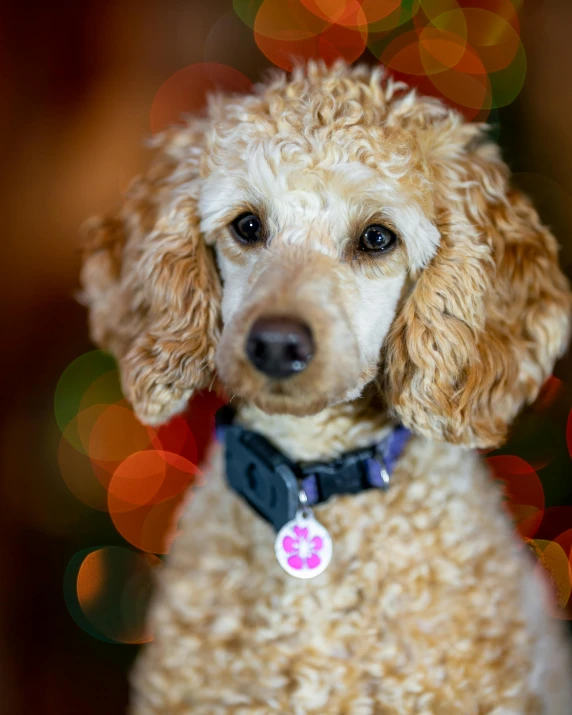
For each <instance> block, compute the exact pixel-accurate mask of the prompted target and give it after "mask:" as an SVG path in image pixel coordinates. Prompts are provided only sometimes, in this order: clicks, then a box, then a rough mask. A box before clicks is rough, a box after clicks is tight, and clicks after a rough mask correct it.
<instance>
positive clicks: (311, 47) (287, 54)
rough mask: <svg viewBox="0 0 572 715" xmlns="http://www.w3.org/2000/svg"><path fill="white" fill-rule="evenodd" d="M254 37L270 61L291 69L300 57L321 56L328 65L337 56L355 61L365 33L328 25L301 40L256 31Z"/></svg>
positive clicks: (364, 44)
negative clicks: (270, 37)
mask: <svg viewBox="0 0 572 715" xmlns="http://www.w3.org/2000/svg"><path fill="white" fill-rule="evenodd" d="M254 39H255V41H256V44H257V45H258V48H259V49H260V50H261V51H262V52H263V54H264V55H266V57H267V58H268V59H269V60H270V61H271V62H272V63H273V64H275V65H276V66H277V67H281V68H282V69H284V70H286V71H288V72H290V71H291V70H292V68H293V67H294V65H295V62H296V61H299V60H310V59H321V60H323V61H324V62H325V63H326V64H327V65H331V64H332V63H333V62H335V61H336V60H337V59H343V60H345V61H346V62H348V63H351V62H354V61H355V60H357V59H358V57H360V55H361V54H362V53H363V51H364V50H365V47H366V42H367V33H366V32H365V31H358V30H352V29H349V28H346V27H342V26H340V25H330V26H329V27H328V28H327V29H326V30H325V31H324V32H322V33H320V34H319V35H315V36H311V37H307V38H305V39H301V40H272V39H269V38H267V37H264V36H263V35H260V34H259V33H257V32H256V31H255V33H254Z"/></svg>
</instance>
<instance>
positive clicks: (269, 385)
mask: <svg viewBox="0 0 572 715" xmlns="http://www.w3.org/2000/svg"><path fill="white" fill-rule="evenodd" d="M219 377H221V376H220V375H219ZM221 382H222V385H223V387H224V389H225V391H226V393H227V394H229V395H232V396H233V397H234V398H235V399H237V400H239V401H241V402H244V403H247V404H250V405H253V406H254V407H257V408H258V409H259V410H261V411H262V412H264V413H265V414H267V415H292V416H294V417H310V416H312V415H316V414H318V413H319V412H322V410H325V409H326V408H327V407H332V406H333V405H338V404H340V403H342V402H349V401H352V400H355V399H357V398H359V397H360V395H361V394H362V392H363V390H364V388H365V386H366V384H367V383H366V382H365V381H363V380H357V381H356V382H354V383H353V384H352V385H347V384H346V385H340V387H339V389H337V390H332V391H328V392H321V393H320V392H316V391H315V390H312V389H311V388H310V387H309V386H308V385H307V382H306V381H305V380H304V381H302V382H298V380H297V378H296V377H294V378H289V379H287V380H284V381H269V380H268V381H267V380H264V379H261V380H260V381H258V380H254V381H252V380H248V381H246V382H243V383H242V384H241V382H240V381H234V380H233V381H231V382H228V381H225V380H224V379H222V380H221ZM253 382H254V384H253Z"/></svg>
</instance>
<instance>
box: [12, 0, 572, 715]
mask: <svg viewBox="0 0 572 715" xmlns="http://www.w3.org/2000/svg"><path fill="white" fill-rule="evenodd" d="M3 14H4V20H3V22H2V25H1V29H0V64H1V65H2V72H1V76H2V79H1V80H0V81H1V83H2V100H3V101H2V107H3V111H2V112H0V130H1V131H0V137H1V142H0V156H1V159H0V162H1V172H0V185H1V190H0V208H1V213H0V216H1V235H2V253H1V255H2V258H1V261H0V273H1V276H0V278H1V279H0V305H1V306H2V309H1V317H0V319H1V330H0V335H1V336H2V350H1V361H2V370H1V372H0V375H1V376H2V382H3V389H2V393H1V398H2V399H1V404H2V410H1V412H0V460H1V463H0V464H1V472H0V712H2V713H7V714H10V715H20V714H26V715H28V714H30V713H34V714H35V713H46V714H48V713H49V714H52V713H53V714H54V715H55V714H57V715H66V714H67V713H69V714H70V715H71V714H73V715H76V714H77V713H78V712H81V713H83V715H91V714H92V713H93V714H95V713H102V712H104V713H107V714H108V715H113V714H114V713H121V712H123V711H124V709H125V703H126V701H127V685H126V679H125V673H126V671H127V669H128V667H129V664H130V663H131V661H132V659H133V657H134V655H135V652H136V646H132V645H122V644H112V643H104V642H101V641H99V640H97V639H95V638H93V637H91V636H90V635H88V633H86V632H84V631H83V630H81V629H80V628H79V627H78V626H77V625H76V623H75V622H74V621H73V620H72V619H71V617H70V615H69V613H68V611H67V609H66V606H65V603H64V600H63V596H62V581H63V573H64V570H65V568H66V566H67V564H68V562H69V560H70V558H71V557H72V556H73V554H74V553H76V552H77V551H78V550H80V549H82V548H85V547H88V546H92V545H98V544H104V545H113V544H119V545H121V544H124V543H125V542H123V540H122V538H121V536H119V534H118V533H117V532H116V531H115V529H114V527H113V524H112V522H111V520H110V519H109V516H108V515H107V514H105V513H102V512H96V511H93V510H90V509H88V508H87V507H86V506H84V505H83V504H82V503H81V502H79V501H78V500H77V499H75V497H74V496H73V495H71V494H70V493H69V491H68V490H67V489H66V487H65V484H64V483H63V482H62V480H61V477H60V474H59V469H58V464H57V457H56V450H57V443H58V439H59V434H58V433H57V428H56V427H55V423H54V419H53V415H52V412H53V394H54V388H55V385H56V383H57V380H58V378H59V376H60V375H61V373H62V371H63V370H64V369H65V367H66V366H67V365H68V364H69V363H70V362H71V361H72V360H73V359H74V358H75V357H77V356H78V355H80V354H82V353H85V352H86V351H87V350H90V349H91V346H90V344H89V340H88V335H87V329H86V315H85V312H84V310H83V309H82V308H81V307H80V306H79V305H78V304H77V302H75V300H74V292H75V291H76V289H77V275H78V268H79V258H80V255H79V250H78V246H79V239H78V227H79V225H80V224H81V222H82V221H83V220H84V219H85V218H86V217H87V216H90V215H93V214H97V213H101V212H104V211H106V210H107V209H109V208H110V207H112V206H113V205H114V204H115V203H116V202H117V201H118V200H119V197H120V192H121V189H122V188H124V187H125V185H126V183H127V181H128V180H129V178H130V177H131V176H132V175H134V174H136V173H137V172H138V171H140V170H141V169H142V167H143V166H144V165H145V161H146V156H145V150H144V149H143V146H142V138H143V137H144V136H146V135H147V134H148V133H149V111H150V107H151V103H152V100H153V97H154V96H155V94H156V92H157V90H158V88H159V87H160V86H161V85H162V83H163V82H164V81H165V80H166V79H167V78H168V77H169V76H170V75H172V74H173V73H174V72H176V71H177V70H179V69H180V68H182V67H185V66H187V65H190V64H193V63H197V62H204V61H211V62H221V63H226V64H229V65H232V66H234V67H235V68H237V69H239V70H240V71H241V72H243V73H244V74H246V75H247V76H248V77H250V78H251V79H252V80H257V79H258V78H259V73H260V70H262V69H263V68H265V67H267V66H268V65H269V62H268V60H267V59H266V58H265V57H264V55H263V54H262V53H261V52H260V51H259V49H258V48H257V46H256V44H255V42H254V40H253V36H252V31H251V30H250V29H249V28H248V27H247V26H245V25H244V24H242V23H241V22H240V21H239V20H238V19H237V18H236V16H234V15H233V14H232V2H230V0H208V2H203V1H201V0H186V1H185V2H182V1H178V2H177V1H175V0H173V1H169V0H163V1H159V0H156V1H155V2H145V1H141V0H140V1H139V2H134V1H129V0H121V1H120V2H109V1H108V2H104V1H101V0H98V2H95V1H93V0H84V1H83V2H81V1H80V2H68V1H67V0H66V1H63V2H59V3H45V4H40V3H39V2H38V3H37V4H34V3H31V4H30V3H28V4H27V3H25V2H20V3H12V5H11V6H9V7H8V8H6V9H5V10H4V13H3ZM521 23H522V33H521V34H522V39H523V42H524V47H525V49H526V52H527V57H528V71H527V78H526V82H525V85H524V89H523V91H522V92H521V94H520V95H519V97H518V99H517V100H516V101H515V102H514V103H513V104H512V105H510V106H509V107H507V108H504V109H502V110H500V142H501V144H502V146H503V150H504V153H505V156H506V158H507V160H508V161H509V163H510V165H511V167H512V169H513V171H515V172H517V174H518V176H517V181H518V182H519V183H521V184H522V185H523V186H524V187H526V188H527V190H529V192H530V193H532V194H533V195H534V196H535V198H536V200H537V203H538V205H539V208H540V210H541V214H542V216H543V218H544V220H545V221H546V222H547V223H548V224H549V225H550V226H551V227H552V228H553V229H554V231H555V233H556V235H557V237H558V239H559V241H560V243H561V245H562V264H563V266H564V267H565V269H566V270H567V272H568V275H572V236H571V231H572V131H571V130H570V116H571V115H572V83H571V82H570V79H569V78H570V71H571V70H572V42H570V27H572V4H571V3H570V2H569V0H527V1H526V2H525V3H524V8H523V12H522V16H521ZM364 59H365V60H366V61H368V62H371V63H373V62H376V61H377V60H376V59H375V57H373V56H372V55H370V54H369V53H367V52H366V54H365V56H364ZM570 366H571V363H570V357H568V358H566V359H565V360H564V361H562V362H561V363H560V364H559V365H558V366H557V369H556V371H555V374H556V376H557V377H558V378H560V380H562V381H563V384H562V385H559V387H560V389H559V391H557V392H558V395H557V399H555V400H554V401H552V403H551V405H550V409H549V413H545V412H543V411H540V412H539V410H538V409H537V410H536V411H535V410H532V411H530V412H529V414H528V415H527V416H525V417H524V418H523V419H522V420H521V421H520V422H519V424H518V425H517V427H516V428H515V431H514V436H513V438H512V440H511V442H510V443H509V445H507V447H506V448H505V450H504V452H505V453H506V454H520V455H523V456H524V457H525V458H529V457H530V455H531V450H532V452H534V451H535V450H537V451H539V450H540V451H542V450H543V449H544V448H545V446H546V444H550V451H551V454H550V459H549V462H550V463H549V464H548V466H546V467H545V468H544V469H542V470H540V472H539V474H540V475H541V478H542V479H543V482H544V483H545V486H546V498H547V505H548V506H556V505H569V504H572V499H571V498H570V497H571V489H570V481H571V480H570V460H569V455H568V453H567V449H566V443H565V438H564V433H565V424H566V418H567V415H568V413H569V411H570V406H571V405H572V400H571V398H570V389H569V387H570V386H569V382H570V380H571V376H572V373H571V370H570ZM547 402H551V401H550V400H547ZM539 415H540V417H539ZM547 415H548V416H547ZM532 456H534V455H532ZM559 514H560V516H559V518H561V526H560V527H559V528H560V530H561V531H563V530H564V529H569V528H572V514H571V515H570V518H568V517H567V514H568V512H567V511H565V510H564V511H562V512H559ZM546 528H548V527H545V538H549V539H550V538H553V537H554V536H555V535H556V534H557V533H559V532H558V531H556V533H548V532H546ZM548 531H550V528H548ZM553 531H554V529H553Z"/></svg>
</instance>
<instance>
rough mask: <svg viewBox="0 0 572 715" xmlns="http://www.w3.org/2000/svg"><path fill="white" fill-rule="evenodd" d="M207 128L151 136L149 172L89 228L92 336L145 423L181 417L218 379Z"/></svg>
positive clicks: (85, 272) (86, 271)
mask: <svg viewBox="0 0 572 715" xmlns="http://www.w3.org/2000/svg"><path fill="white" fill-rule="evenodd" d="M203 124H204V122H202V121H200V120H191V122H190V123H189V125H188V126H187V127H185V128H180V129H173V130H170V131H168V132H165V133H164V134H162V135H160V136H158V137H156V139H155V144H156V146H157V148H158V152H157V155H156V158H155V160H154V162H153V163H152V164H151V167H150V168H149V170H148V171H147V173H146V174H145V175H144V176H142V177H139V178H137V179H136V180H135V181H134V182H133V183H132V185H131V186H130V188H129V190H128V192H127V195H126V197H125V199H124V201H123V203H122V205H121V206H120V207H119V209H118V210H117V211H116V212H115V213H114V214H113V215H111V216H109V217H106V218H103V219H101V218H95V219H92V220H91V221H89V222H88V224H87V225H86V230H85V235H86V238H85V243H84V247H85V248H84V263H83V269H82V288H83V300H84V302H85V303H86V304H87V305H88V307H89V311H90V327H91V335H92V338H93V339H94V341H95V342H96V343H97V344H98V345H100V346H101V347H103V348H105V349H106V350H109V351H110V352H111V353H113V355H114V356H115V357H116V358H117V360H118V363H119V369H120V373H121V382H122V386H123V392H124V394H125V396H126V397H127V399H128V400H129V401H130V402H131V403H132V404H133V408H134V410H135V413H136V415H137V416H138V417H139V419H140V420H141V421H142V422H145V423H149V424H159V423H162V422H166V421H167V420H168V419H169V418H170V417H172V416H173V415H174V414H176V413H178V412H181V411H182V410H184V409H185V407H186V405H187V402H188V400H189V398H190V397H191V396H192V394H193V392H195V391H196V390H200V389H202V388H204V387H208V386H209V385H210V384H211V383H212V381H213V379H214V371H215V366H214V353H215V349H216V343H217V340H218V334H219V330H220V293H221V287H220V280H219V277H218V273H217V269H216V266H215V261H214V257H213V254H212V249H211V248H210V247H208V246H207V245H206V244H205V241H204V240H203V237H202V235H201V233H200V229H199V216H198V213H197V197H198V191H199V181H200V178H199V160H200V156H201V153H202V151H203V143H204V129H205V127H204V126H203Z"/></svg>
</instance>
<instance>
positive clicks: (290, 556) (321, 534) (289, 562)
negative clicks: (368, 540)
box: [274, 507, 332, 578]
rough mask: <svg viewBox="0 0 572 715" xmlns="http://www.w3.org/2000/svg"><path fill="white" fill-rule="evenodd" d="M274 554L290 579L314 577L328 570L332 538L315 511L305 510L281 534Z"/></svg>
mask: <svg viewBox="0 0 572 715" xmlns="http://www.w3.org/2000/svg"><path fill="white" fill-rule="evenodd" d="M274 553H275V554H276V558H277V560H278V563H279V564H280V566H282V568H283V569H284V571H286V573H287V574H290V576H295V577H296V578H314V576H318V575H319V574H321V573H322V572H323V571H325V570H326V569H327V568H328V565H329V563H330V561H331V559H332V539H331V537H330V535H329V534H328V532H327V530H326V529H325V528H324V527H323V526H322V525H321V524H320V523H319V522H318V521H316V519H315V518H314V515H313V513H312V510H311V509H308V507H302V508H300V509H298V511H297V512H296V516H295V517H294V518H293V519H292V521H289V522H288V523H286V524H284V526H283V527H282V528H281V529H280V531H279V532H278V536H277V537H276V541H275V542H274Z"/></svg>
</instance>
